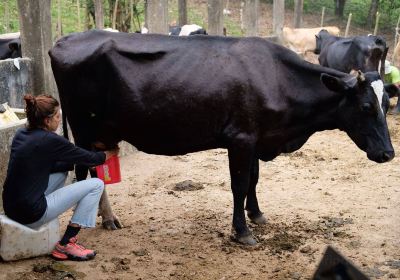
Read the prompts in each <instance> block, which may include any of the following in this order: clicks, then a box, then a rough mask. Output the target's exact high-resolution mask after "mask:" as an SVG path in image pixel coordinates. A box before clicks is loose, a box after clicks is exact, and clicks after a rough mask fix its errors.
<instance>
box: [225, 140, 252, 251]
mask: <svg viewBox="0 0 400 280" xmlns="http://www.w3.org/2000/svg"><path fill="white" fill-rule="evenodd" d="M228 156H229V171H230V174H231V188H232V193H233V222H232V224H233V228H234V230H235V233H236V235H235V238H236V240H237V241H238V242H239V243H242V244H245V245H255V244H257V241H256V239H255V238H254V236H253V235H252V233H251V231H250V230H249V228H248V227H247V224H246V217H245V214H244V200H245V198H246V195H247V193H248V190H249V184H250V177H251V176H250V173H251V166H252V163H253V153H252V152H251V151H249V149H240V148H238V147H233V148H230V149H228Z"/></svg>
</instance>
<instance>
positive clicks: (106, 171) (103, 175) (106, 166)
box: [96, 156, 121, 184]
mask: <svg viewBox="0 0 400 280" xmlns="http://www.w3.org/2000/svg"><path fill="white" fill-rule="evenodd" d="M96 172H97V177H98V178H99V179H101V180H103V182H104V184H114V183H119V182H121V171H120V169H119V159H118V157H117V156H112V157H110V158H109V159H107V160H106V161H105V162H104V163H103V164H102V165H98V166H96Z"/></svg>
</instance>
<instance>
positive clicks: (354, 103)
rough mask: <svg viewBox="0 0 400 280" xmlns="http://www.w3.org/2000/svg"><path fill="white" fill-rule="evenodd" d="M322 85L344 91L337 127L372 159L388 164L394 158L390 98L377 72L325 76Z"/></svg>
mask: <svg viewBox="0 0 400 280" xmlns="http://www.w3.org/2000/svg"><path fill="white" fill-rule="evenodd" d="M321 80H322V82H323V84H324V85H325V86H326V87H327V88H329V89H330V90H332V91H335V92H343V93H344V94H345V97H344V98H343V99H342V101H341V103H340V105H339V108H338V111H337V114H338V115H337V122H338V127H339V128H340V129H341V130H344V131H345V132H346V133H347V134H348V135H349V136H350V138H351V139H352V140H353V141H354V143H356V145H357V146H358V147H359V148H360V149H362V150H363V151H365V152H366V153H367V156H368V158H369V159H370V160H373V161H376V162H379V163H381V162H386V161H389V160H391V159H392V158H393V157H394V150H393V146H392V143H391V141H390V136H389V130H388V127H387V123H386V113H387V111H388V109H389V96H388V94H387V93H386V91H385V87H384V85H383V82H382V80H381V79H380V76H379V74H378V72H368V73H365V74H363V73H361V72H360V71H359V72H358V75H357V76H352V75H349V76H348V77H347V78H337V77H334V76H330V75H328V74H322V75H321Z"/></svg>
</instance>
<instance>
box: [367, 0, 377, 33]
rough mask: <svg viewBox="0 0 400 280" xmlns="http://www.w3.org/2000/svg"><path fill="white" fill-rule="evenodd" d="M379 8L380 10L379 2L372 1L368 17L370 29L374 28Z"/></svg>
mask: <svg viewBox="0 0 400 280" xmlns="http://www.w3.org/2000/svg"><path fill="white" fill-rule="evenodd" d="M378 8H379V0H371V6H369V11H368V17H367V26H368V28H372V26H373V24H374V21H375V17H376V12H377V11H378Z"/></svg>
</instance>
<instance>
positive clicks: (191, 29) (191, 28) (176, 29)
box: [169, 24, 207, 36]
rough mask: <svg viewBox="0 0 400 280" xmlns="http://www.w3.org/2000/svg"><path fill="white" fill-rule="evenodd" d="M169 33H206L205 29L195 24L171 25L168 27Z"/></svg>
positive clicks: (182, 34)
mask: <svg viewBox="0 0 400 280" xmlns="http://www.w3.org/2000/svg"><path fill="white" fill-rule="evenodd" d="M169 35H172V36H191V35H207V32H206V30H205V29H203V28H202V27H201V26H199V25H196V24H186V25H183V26H182V27H180V26H171V27H170V28H169Z"/></svg>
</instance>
